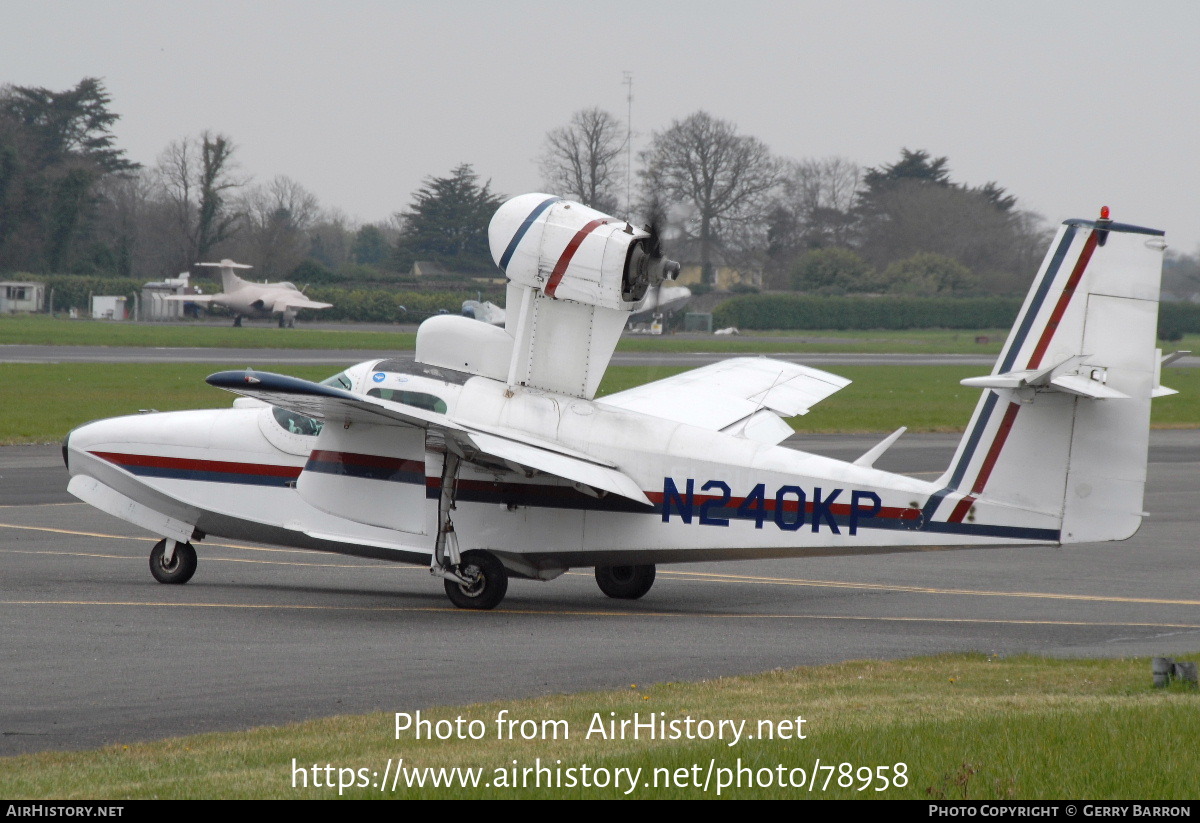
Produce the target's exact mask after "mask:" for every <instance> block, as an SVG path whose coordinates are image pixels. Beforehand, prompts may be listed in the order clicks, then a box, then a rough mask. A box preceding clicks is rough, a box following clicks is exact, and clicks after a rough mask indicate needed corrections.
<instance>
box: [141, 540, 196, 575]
mask: <svg viewBox="0 0 1200 823" xmlns="http://www.w3.org/2000/svg"><path fill="white" fill-rule="evenodd" d="M195 573H196V550H195V549H194V548H192V544H191V543H180V542H178V541H176V540H171V539H169V538H168V539H166V540H159V541H158V542H157V543H155V544H154V548H153V549H151V550H150V574H152V575H154V579H155V580H157V581H158V582H159V583H173V584H176V585H180V584H183V583H186V582H188V581H189V580H191V579H192V575H193V574H195Z"/></svg>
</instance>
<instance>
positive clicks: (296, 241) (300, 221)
mask: <svg viewBox="0 0 1200 823" xmlns="http://www.w3.org/2000/svg"><path fill="white" fill-rule="evenodd" d="M237 206H238V208H237V211H238V213H239V214H240V215H241V227H240V228H241V231H240V232H239V239H238V243H239V245H240V247H241V248H240V250H239V252H238V253H239V254H240V255H241V258H242V259H244V260H245V261H246V262H248V263H250V264H252V265H253V266H254V267H255V269H256V274H257V275H258V276H259V277H264V278H267V279H277V278H280V277H284V276H286V275H288V274H289V273H290V272H291V271H292V269H294V268H295V267H296V266H298V265H299V264H300V261H302V260H303V259H304V258H305V256H306V255H307V254H308V250H309V238H308V230H309V229H310V228H312V226H313V225H314V224H315V223H316V221H317V218H318V217H319V216H320V204H319V203H318V202H317V197H316V195H314V194H313V193H312V192H310V191H308V190H307V189H306V188H304V187H303V186H301V185H300V184H299V183H297V182H296V181H295V180H292V179H291V178H290V177H283V176H280V177H276V178H275V179H274V180H272V181H271V182H270V183H267V184H266V185H263V186H255V187H254V188H252V189H250V190H248V191H247V192H246V193H245V194H244V195H243V196H242V197H241V198H239V199H238V202H237Z"/></svg>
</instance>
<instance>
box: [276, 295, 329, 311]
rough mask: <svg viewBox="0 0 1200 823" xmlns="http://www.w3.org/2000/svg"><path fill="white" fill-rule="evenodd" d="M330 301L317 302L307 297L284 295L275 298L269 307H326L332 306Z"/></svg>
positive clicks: (278, 308) (278, 309)
mask: <svg viewBox="0 0 1200 823" xmlns="http://www.w3.org/2000/svg"><path fill="white" fill-rule="evenodd" d="M332 306H333V304H332V303H318V302H317V301H316V300H309V299H308V298H307V297H284V298H282V299H280V300H276V301H275V304H274V305H273V306H272V307H271V311H273V312H279V311H287V310H288V309H328V308H330V307H332Z"/></svg>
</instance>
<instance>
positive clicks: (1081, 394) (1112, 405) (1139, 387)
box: [924, 219, 1165, 543]
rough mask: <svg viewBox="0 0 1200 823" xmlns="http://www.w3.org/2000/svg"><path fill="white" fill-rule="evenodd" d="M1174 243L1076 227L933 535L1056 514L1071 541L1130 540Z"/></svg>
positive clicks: (953, 469)
mask: <svg viewBox="0 0 1200 823" xmlns="http://www.w3.org/2000/svg"><path fill="white" fill-rule="evenodd" d="M1164 248H1165V244H1164V243H1163V240H1162V232H1161V231H1157V230H1154V229H1146V228H1141V227H1138V226H1130V225H1124V224H1120V223H1113V222H1111V221H1109V220H1106V219H1101V220H1098V221H1094V222H1093V221H1086V220H1069V221H1067V222H1066V223H1064V224H1063V225H1062V227H1061V228H1060V229H1059V231H1058V234H1057V236H1056V237H1055V239H1054V242H1053V244H1052V245H1051V247H1050V251H1049V252H1048V253H1047V255H1046V259H1045V260H1044V261H1043V263H1042V267H1041V269H1040V271H1039V272H1038V275H1037V277H1036V278H1035V279H1034V282H1033V285H1032V287H1031V288H1030V291H1029V294H1028V295H1027V296H1026V298H1025V302H1024V305H1023V306H1022V307H1021V312H1020V314H1019V315H1018V318H1017V322H1016V324H1015V325H1014V326H1013V329H1012V331H1011V332H1010V334H1009V337H1008V340H1007V342H1006V343H1005V346H1004V349H1003V351H1002V352H1001V354H1000V358H999V360H998V361H997V364H996V367H995V369H994V370H993V372H992V374H991V375H989V376H987V377H977V378H971V379H968V380H964V381H963V384H964V385H966V386H974V387H979V388H982V389H984V392H983V395H982V397H981V398H980V400H979V403H978V405H977V406H976V408H975V414H974V416H973V417H972V418H971V423H970V425H969V426H968V427H967V431H966V433H965V434H964V435H963V439H962V441H961V442H960V443H959V446H958V450H957V451H956V453H955V455H954V459H953V461H952V462H951V464H950V468H949V469H948V470H947V471H946V473H945V474H944V475H943V476H942V478H941V480H940V483H939V485H940V486H941V490H940V491H938V492H937V493H936V494H934V495H933V496H932V497H930V499H929V501H928V502H927V503H926V505H925V507H924V515H925V521H926V522H927V523H931V524H932V523H937V522H938V521H943V522H951V523H957V522H963V521H964V520H970V521H975V520H977V519H980V520H983V521H985V522H994V521H996V520H1001V519H1002V518H1003V515H1004V510H1009V511H1011V510H1012V509H1014V508H1016V509H1024V510H1028V511H1033V512H1037V513H1039V514H1042V515H1051V516H1054V517H1055V518H1056V519H1058V520H1059V521H1060V523H1061V531H1060V538H1059V539H1060V542H1062V543H1075V542H1084V541H1097V540H1123V539H1125V538H1127V537H1130V536H1132V535H1133V533H1134V532H1135V531H1137V528H1138V526H1139V525H1140V523H1141V517H1142V498H1143V491H1144V487H1145V481H1146V454H1147V448H1148V444H1149V426H1150V398H1151V392H1152V391H1153V389H1154V387H1155V383H1156V377H1155V375H1156V367H1157V360H1158V355H1157V351H1156V348H1155V339H1156V336H1157V334H1156V333H1157V323H1158V297H1159V282H1160V279H1161V273H1162V254H1163V249H1164Z"/></svg>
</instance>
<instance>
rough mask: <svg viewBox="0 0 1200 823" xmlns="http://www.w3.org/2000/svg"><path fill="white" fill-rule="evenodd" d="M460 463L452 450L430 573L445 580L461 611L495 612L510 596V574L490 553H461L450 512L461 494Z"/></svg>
mask: <svg viewBox="0 0 1200 823" xmlns="http://www.w3.org/2000/svg"><path fill="white" fill-rule="evenodd" d="M460 462H461V460H460V458H459V457H458V455H456V454H454V452H452V451H450V450H449V449H447V450H446V457H445V459H444V461H443V463H442V493H441V494H440V495H439V496H438V533H437V539H436V540H435V541H434V544H433V558H432V560H431V562H430V564H429V573H430V574H432V575H435V576H437V577H440V578H442V580H443V582H444V583H445V585H446V596H447V597H449V598H450V602H451V603H453V604H454V605H455V606H458V607H459V608H460V609H494V608H496V607H497V606H499V605H500V601H501V600H503V599H504V595H505V594H507V593H508V571H507V570H506V569H505V568H504V564H503V563H501V562H500V560H499V559H498V558H497V557H496V555H494V554H492V553H491V552H487V551H483V550H481V549H472V550H471V551H466V552H462V553H461V554H460V553H459V551H458V535H456V534H455V533H454V523H452V522H451V521H450V512H451V511H453V510H454V500H455V496H456V495H457V493H458V467H459V464H460Z"/></svg>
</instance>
